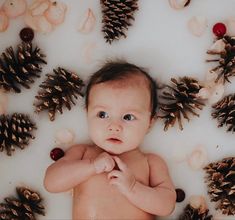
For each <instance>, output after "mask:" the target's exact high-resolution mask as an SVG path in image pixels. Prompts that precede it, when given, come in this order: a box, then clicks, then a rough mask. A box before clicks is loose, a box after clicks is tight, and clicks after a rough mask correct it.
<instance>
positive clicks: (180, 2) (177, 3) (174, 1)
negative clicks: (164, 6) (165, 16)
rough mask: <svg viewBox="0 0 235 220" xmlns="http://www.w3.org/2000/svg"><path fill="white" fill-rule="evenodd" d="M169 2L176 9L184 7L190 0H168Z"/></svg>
mask: <svg viewBox="0 0 235 220" xmlns="http://www.w3.org/2000/svg"><path fill="white" fill-rule="evenodd" d="M168 1H169V4H170V6H171V7H172V8H174V9H182V8H184V7H186V6H188V5H189V3H190V0H168Z"/></svg>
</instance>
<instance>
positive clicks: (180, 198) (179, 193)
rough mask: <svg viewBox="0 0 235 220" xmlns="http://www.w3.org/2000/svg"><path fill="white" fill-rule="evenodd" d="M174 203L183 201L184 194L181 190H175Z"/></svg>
mask: <svg viewBox="0 0 235 220" xmlns="http://www.w3.org/2000/svg"><path fill="white" fill-rule="evenodd" d="M175 192H176V202H182V201H184V199H185V192H184V190H182V189H176V190H175Z"/></svg>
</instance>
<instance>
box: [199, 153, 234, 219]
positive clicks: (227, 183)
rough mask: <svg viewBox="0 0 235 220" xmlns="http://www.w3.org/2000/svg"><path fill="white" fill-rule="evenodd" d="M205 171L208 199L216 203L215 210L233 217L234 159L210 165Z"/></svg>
mask: <svg viewBox="0 0 235 220" xmlns="http://www.w3.org/2000/svg"><path fill="white" fill-rule="evenodd" d="M204 170H205V171H206V174H207V175H206V183H207V184H208V193H209V195H210V199H211V201H213V202H216V209H220V210H221V211H222V213H223V214H225V215H235V157H229V158H224V159H223V160H222V161H219V162H216V163H210V164H209V165H207V166H206V167H205V168H204Z"/></svg>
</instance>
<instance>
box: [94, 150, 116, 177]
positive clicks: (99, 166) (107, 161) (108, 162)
mask: <svg viewBox="0 0 235 220" xmlns="http://www.w3.org/2000/svg"><path fill="white" fill-rule="evenodd" d="M93 163H94V167H95V171H96V173H97V174H98V173H103V172H109V171H111V170H112V169H113V168H114V166H115V162H114V159H113V158H112V156H110V155H109V154H108V153H106V152H103V153H101V154H99V156H98V157H96V158H95V160H94V162H93Z"/></svg>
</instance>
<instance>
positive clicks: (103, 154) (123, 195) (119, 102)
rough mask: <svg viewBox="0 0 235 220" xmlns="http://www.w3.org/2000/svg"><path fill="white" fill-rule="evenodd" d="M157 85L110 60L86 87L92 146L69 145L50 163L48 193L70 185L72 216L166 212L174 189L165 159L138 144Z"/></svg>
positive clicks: (109, 216) (124, 216) (149, 119)
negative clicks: (145, 151) (59, 157)
mask: <svg viewBox="0 0 235 220" xmlns="http://www.w3.org/2000/svg"><path fill="white" fill-rule="evenodd" d="M156 107H157V95H156V84H155V82H154V80H153V79H152V78H151V77H150V76H149V75H148V73H146V72H145V71H144V70H143V69H141V68H139V67H137V66H135V65H133V64H130V63H126V62H109V63H107V64H106V65H104V66H103V67H102V68H101V69H100V70H98V71H97V72H96V73H94V74H93V75H92V76H91V78H90V81H89V83H88V86H87V92H86V110H87V121H88V129H89V134H90V138H91V139H92V141H93V142H94V144H93V145H86V144H79V145H75V146H72V147H71V148H69V149H68V151H67V152H66V153H65V156H64V157H63V158H61V159H60V160H58V161H56V162H55V163H53V164H52V165H51V166H49V167H48V169H47V171H46V175H45V180H44V185H45V188H46V189H47V190H48V191H49V192H64V191H67V190H69V189H72V188H73V189H74V197H73V219H102V220H103V219H108V220H112V219H118V220H121V219H128V220H137V219H139V220H144V219H154V216H155V215H156V216H166V215H169V214H170V213H171V212H172V211H173V210H174V206H175V201H176V193H175V189H174V186H173V183H172V181H171V178H170V176H169V173H168V168H167V165H166V163H165V162H164V160H163V159H162V158H161V157H160V156H158V155H155V154H151V153H143V152H141V150H140V149H139V145H140V144H141V142H142V141H143V139H144V136H145V135H146V134H147V133H148V131H149V129H150V128H151V125H152V124H153V122H154V116H155V113H156Z"/></svg>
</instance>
